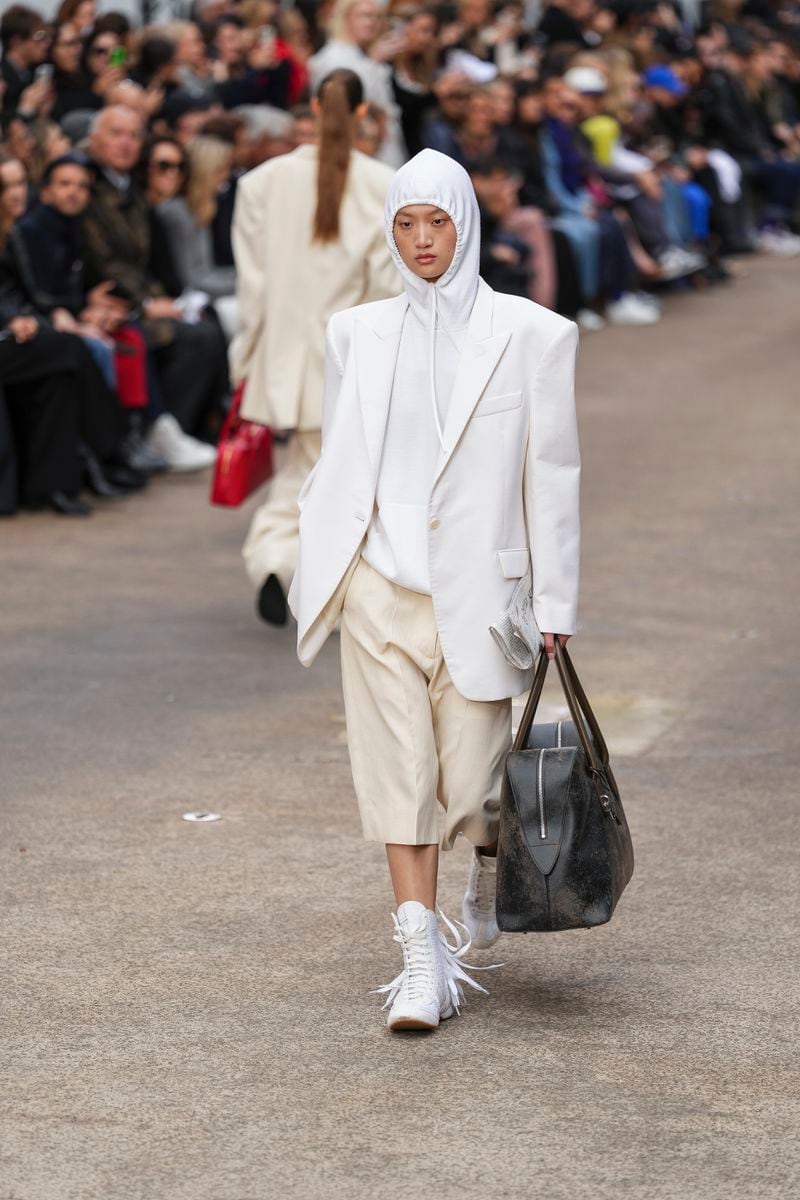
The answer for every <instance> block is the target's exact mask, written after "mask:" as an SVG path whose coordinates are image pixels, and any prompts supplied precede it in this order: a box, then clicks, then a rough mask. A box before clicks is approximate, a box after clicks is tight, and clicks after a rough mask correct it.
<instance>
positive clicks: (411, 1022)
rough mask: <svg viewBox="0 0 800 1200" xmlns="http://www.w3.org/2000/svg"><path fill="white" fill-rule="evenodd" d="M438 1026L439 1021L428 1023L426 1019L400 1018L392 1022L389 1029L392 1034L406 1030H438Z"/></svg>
mask: <svg viewBox="0 0 800 1200" xmlns="http://www.w3.org/2000/svg"><path fill="white" fill-rule="evenodd" d="M438 1024H439V1022H438V1021H426V1020H425V1019H424V1017H398V1018H397V1019H396V1020H394V1021H392V1023H391V1025H390V1026H389V1029H390V1030H391V1032H392V1033H396V1032H397V1031H398V1030H400V1031H401V1032H402V1030H404V1029H417V1030H419V1029H436V1028H437V1026H438Z"/></svg>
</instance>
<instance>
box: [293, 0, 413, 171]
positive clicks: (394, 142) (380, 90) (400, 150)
mask: <svg viewBox="0 0 800 1200" xmlns="http://www.w3.org/2000/svg"><path fill="white" fill-rule="evenodd" d="M328 32H329V38H328V41H327V42H326V43H325V45H324V46H323V47H322V49H321V50H319V51H318V52H317V53H316V54H315V55H314V56H313V58H310V59H309V62H308V67H309V71H310V73H311V84H312V87H316V86H317V85H318V84H319V82H320V80H322V79H324V78H325V76H326V75H328V74H330V72H331V71H334V70H338V69H342V68H344V69H347V70H349V71H353V72H355V74H356V75H357V76H358V77H359V79H360V80H361V86H362V87H363V89H364V99H365V100H366V101H367V102H368V103H370V104H377V105H378V106H379V107H380V108H382V109H383V111H384V112H385V113H386V118H387V125H386V137H385V139H384V142H383V145H382V146H381V148H380V151H379V152H378V158H379V159H381V161H382V162H385V163H388V164H389V165H390V166H392V167H399V166H400V164H401V163H402V162H404V161H405V159H406V148H405V145H404V143H403V135H402V131H401V126H400V110H399V108H398V106H397V102H396V100H395V98H394V92H393V90H392V73H391V69H390V67H389V66H388V63H389V61H391V60H392V59H394V58H396V57H397V55H398V54H399V53H400V51H401V50H402V49H403V46H404V44H405V35H404V34H403V33H400V34H398V33H396V32H392V33H388V34H383V14H382V12H381V9H380V7H379V6H378V5H377V4H376V3H375V0H337V3H336V4H335V5H334V8H333V11H332V13H331V18H330V22H329V25H328Z"/></svg>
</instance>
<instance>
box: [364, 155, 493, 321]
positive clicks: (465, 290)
mask: <svg viewBox="0 0 800 1200" xmlns="http://www.w3.org/2000/svg"><path fill="white" fill-rule="evenodd" d="M408 204H433V205H435V206H436V207H437V208H441V209H442V210H443V211H444V212H446V213H447V214H448V216H449V217H450V219H451V220H452V222H453V224H454V225H455V227H456V252H455V254H454V255H453V261H452V262H451V264H450V266H449V267H448V268H447V271H446V272H445V274H444V275H443V276H442V277H441V279H440V280H439V281H438V283H426V281H425V280H424V279H420V277H419V276H418V275H415V274H414V272H413V271H410V270H409V269H408V267H407V266H406V265H405V263H404V262H403V260H402V258H401V257H400V251H399V250H398V249H397V244H396V242H395V240H394V219H395V217H396V215H397V213H398V211H399V209H401V208H405V207H406V205H408ZM385 222H386V240H387V242H388V243H389V249H390V251H391V253H392V258H393V259H394V261H395V265H396V266H397V269H398V271H399V272H400V274H401V276H402V278H403V287H404V288H405V293H406V296H407V297H408V302H409V304H410V306H411V308H412V310H413V311H414V313H415V314H416V316H417V317H418V318H419V319H420V320H421V322H422V324H423V325H424V326H425V327H426V328H431V327H434V326H435V325H436V323H437V321H436V314H437V312H438V317H439V323H440V325H441V326H443V327H444V328H445V329H460V328H463V327H464V326H465V325H466V324H467V323H468V321H469V316H470V313H471V312H472V306H473V304H474V303H475V297H476V295H477V294H478V272H479V269H480V256H481V223H480V212H479V210H478V201H477V200H476V198H475V190H474V188H473V186H472V181H471V180H470V177H469V175H468V174H467V172H466V171H465V170H464V168H463V167H462V166H460V165H459V164H458V163H457V162H456V161H455V159H453V158H449V157H448V155H446V154H440V153H439V151H438V150H421V151H420V153H419V154H416V155H415V156H414V157H413V158H412V159H411V160H410V161H409V162H407V163H406V164H405V166H403V167H401V168H400V170H399V171H398V172H397V174H396V175H395V177H394V179H393V180H392V184H391V187H390V188H389V194H388V196H387V197H386V214H385Z"/></svg>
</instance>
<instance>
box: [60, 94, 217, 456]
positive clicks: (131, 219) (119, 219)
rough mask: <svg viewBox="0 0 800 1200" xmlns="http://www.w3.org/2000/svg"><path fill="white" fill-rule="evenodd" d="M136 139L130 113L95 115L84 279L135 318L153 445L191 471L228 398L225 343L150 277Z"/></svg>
mask: <svg viewBox="0 0 800 1200" xmlns="http://www.w3.org/2000/svg"><path fill="white" fill-rule="evenodd" d="M142 140H143V124H142V121H141V118H140V117H139V116H138V115H137V114H136V113H135V112H133V111H132V110H131V109H126V108H121V107H115V108H107V109H103V110H102V112H100V113H98V115H97V117H96V118H95V121H94V123H93V126H92V131H91V137H90V142H89V149H90V153H91V156H92V159H93V161H94V163H95V165H96V167H97V172H98V173H97V182H96V183H95V186H94V189H93V194H92V199H91V201H90V203H89V206H88V208H87V210H86V213H85V215H84V218H83V238H84V254H85V262H86V269H87V282H88V283H89V285H90V286H93V285H94V284H97V283H102V282H104V281H106V280H111V281H112V282H113V284H114V291H115V294H117V295H119V296H120V297H122V298H123V299H124V300H126V301H127V302H128V303H129V304H130V305H131V306H132V311H133V312H134V313H136V314H137V317H138V318H139V319H140V321H141V324H142V327H143V329H144V331H145V335H146V337H147V340H148V345H149V347H150V349H151V351H152V354H153V360H154V366H155V375H156V380H157V384H158V388H159V393H160V398H161V402H162V404H163V405H164V408H165V410H166V411H165V412H163V413H162V414H161V415H160V416H159V417H158V418H157V420H156V421H155V423H154V426H153V430H152V433H151V442H152V448H153V450H154V451H155V452H156V453H157V454H159V455H161V456H162V457H163V458H165V459H166V460H167V461H168V462H169V464H170V466H171V467H173V468H174V469H175V470H191V469H195V468H197V467H202V466H206V465H209V464H210V463H211V462H212V461H213V458H214V451H213V449H212V448H211V447H210V446H208V445H205V444H204V443H203V442H202V441H198V440H197V438H198V437H200V438H201V439H203V438H206V437H208V436H209V435H210V434H211V431H212V429H213V423H214V422H217V423H218V416H219V413H220V411H221V405H222V403H223V400H224V399H225V397H226V395H227V391H228V380H227V358H226V350H225V343H224V338H223V337H222V334H221V332H220V330H219V328H218V326H217V324H216V323H215V322H213V321H206V320H202V319H201V320H198V321H197V322H196V323H189V321H187V320H185V319H184V312H183V309H182V308H181V305H180V302H179V299H178V296H177V295H176V294H175V291H176V289H174V288H170V289H168V288H167V287H166V286H165V283H167V282H171V281H169V280H165V276H164V274H163V273H162V275H161V278H159V277H158V276H157V275H156V274H155V271H154V264H153V259H152V254H151V251H152V245H153V237H152V229H151V217H150V211H149V208H148V204H147V200H146V198H145V196H144V195H143V194H142V193H141V192H140V191H139V188H138V186H137V184H136V182H135V180H134V178H133V170H134V168H135V166H136V164H137V162H138V159H139V155H140V152H141V148H142ZM170 291H171V292H172V294H171V295H170V294H169V292H170Z"/></svg>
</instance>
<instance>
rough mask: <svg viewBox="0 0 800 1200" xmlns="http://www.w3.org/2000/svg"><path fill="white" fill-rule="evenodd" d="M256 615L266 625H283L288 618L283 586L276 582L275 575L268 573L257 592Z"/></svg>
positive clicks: (276, 577)
mask: <svg viewBox="0 0 800 1200" xmlns="http://www.w3.org/2000/svg"><path fill="white" fill-rule="evenodd" d="M256 607H257V610H258V615H259V616H260V617H261V620H262V621H266V622H267V624H268V625H285V624H286V622H287V620H288V619H289V609H288V606H287V604H286V597H285V596H284V594H283V588H282V587H281V585H280V583H279V582H278V576H277V575H268V576H267V580H266V582H265V584H264V586H263V587H262V589H261V591H260V592H259V593H258V604H257V606H256Z"/></svg>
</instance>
